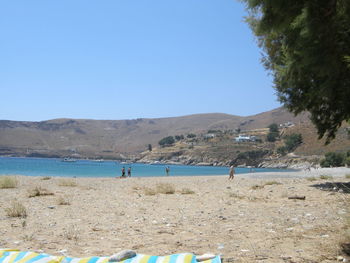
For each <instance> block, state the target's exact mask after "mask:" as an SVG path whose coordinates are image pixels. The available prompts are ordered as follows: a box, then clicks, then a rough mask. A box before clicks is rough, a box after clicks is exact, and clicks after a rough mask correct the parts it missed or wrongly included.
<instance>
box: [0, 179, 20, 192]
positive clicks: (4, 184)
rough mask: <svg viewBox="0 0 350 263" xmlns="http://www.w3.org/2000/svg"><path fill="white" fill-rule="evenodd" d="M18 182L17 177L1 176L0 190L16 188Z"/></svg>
mask: <svg viewBox="0 0 350 263" xmlns="http://www.w3.org/2000/svg"><path fill="white" fill-rule="evenodd" d="M17 186H18V181H17V179H16V178H15V177H10V176H1V177H0V189H6V188H16V187H17Z"/></svg>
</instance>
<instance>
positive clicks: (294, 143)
mask: <svg viewBox="0 0 350 263" xmlns="http://www.w3.org/2000/svg"><path fill="white" fill-rule="evenodd" d="M284 140H285V141H284V143H285V145H286V149H287V151H288V152H291V151H293V150H295V149H296V148H297V147H298V146H299V145H300V144H302V143H303V137H302V136H301V134H300V133H293V134H291V135H287V136H285V138H284Z"/></svg>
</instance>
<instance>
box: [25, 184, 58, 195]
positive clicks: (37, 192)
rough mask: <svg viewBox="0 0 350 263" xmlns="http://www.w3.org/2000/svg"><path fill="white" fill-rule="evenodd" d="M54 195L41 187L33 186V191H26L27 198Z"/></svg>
mask: <svg viewBox="0 0 350 263" xmlns="http://www.w3.org/2000/svg"><path fill="white" fill-rule="evenodd" d="M53 194H54V193H52V192H50V191H48V190H47V189H45V188H42V187H41V186H35V187H34V188H33V189H30V190H28V197H36V196H45V195H53Z"/></svg>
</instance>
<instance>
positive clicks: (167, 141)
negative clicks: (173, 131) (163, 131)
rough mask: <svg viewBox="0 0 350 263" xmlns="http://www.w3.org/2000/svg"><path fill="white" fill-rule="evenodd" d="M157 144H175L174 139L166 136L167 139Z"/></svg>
mask: <svg viewBox="0 0 350 263" xmlns="http://www.w3.org/2000/svg"><path fill="white" fill-rule="evenodd" d="M158 143H159V145H160V146H166V145H171V144H173V143H175V139H174V137H173V136H168V137H165V138H163V139H161V140H160V141H159V142H158Z"/></svg>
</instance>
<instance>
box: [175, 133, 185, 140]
mask: <svg viewBox="0 0 350 263" xmlns="http://www.w3.org/2000/svg"><path fill="white" fill-rule="evenodd" d="M183 139H185V137H184V136H183V135H182V134H181V135H175V140H177V141H180V140H183Z"/></svg>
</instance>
